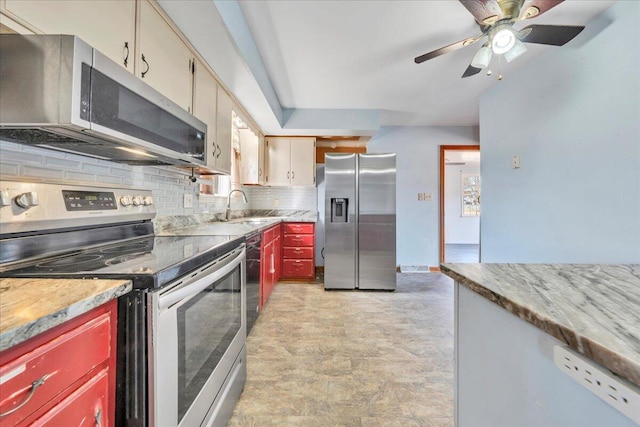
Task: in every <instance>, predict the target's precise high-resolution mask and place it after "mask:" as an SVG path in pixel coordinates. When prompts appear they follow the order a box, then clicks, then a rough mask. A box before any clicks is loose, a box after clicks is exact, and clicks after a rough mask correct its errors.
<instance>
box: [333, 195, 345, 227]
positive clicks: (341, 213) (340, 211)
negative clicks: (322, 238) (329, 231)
mask: <svg viewBox="0 0 640 427" xmlns="http://www.w3.org/2000/svg"><path fill="white" fill-rule="evenodd" d="M348 216H349V199H337V198H332V199H331V222H348V221H347V217H348Z"/></svg>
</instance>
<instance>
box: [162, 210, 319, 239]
mask: <svg viewBox="0 0 640 427" xmlns="http://www.w3.org/2000/svg"><path fill="white" fill-rule="evenodd" d="M259 213H260V214H261V215H257V214H256V212H254V211H252V212H251V215H248V216H240V217H235V218H233V219H231V220H229V221H220V220H219V219H217V218H216V217H210V216H207V215H182V216H172V217H160V218H156V219H155V220H154V230H155V234H156V235H158V236H184V235H210V236H225V235H226V236H246V237H248V236H250V235H252V234H254V233H256V232H259V231H262V230H264V229H267V228H269V227H271V226H273V225H276V224H278V223H280V222H316V221H317V220H318V213H317V212H312V211H260V212H259Z"/></svg>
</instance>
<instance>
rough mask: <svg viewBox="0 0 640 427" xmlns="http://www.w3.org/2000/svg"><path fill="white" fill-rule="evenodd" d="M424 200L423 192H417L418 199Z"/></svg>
mask: <svg viewBox="0 0 640 427" xmlns="http://www.w3.org/2000/svg"><path fill="white" fill-rule="evenodd" d="M423 200H424V193H418V201H419V202H421V201H423Z"/></svg>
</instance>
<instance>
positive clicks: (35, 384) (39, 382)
mask: <svg viewBox="0 0 640 427" xmlns="http://www.w3.org/2000/svg"><path fill="white" fill-rule="evenodd" d="M47 378H49V374H45V375H43V376H42V378H40V379H39V380H36V381H34V382H32V383H31V390H29V395H28V396H27V398H26V399H25V400H24V401H23V402H22V403H21V404H19V405H18V406H16V407H15V408H13V409H10V410H8V411H7V412H3V413H1V414H0V417H5V416H7V415H9V414H13V413H14V412H16V411H17V410H18V409H20V408H22V407H23V406H24V405H26V404H27V403H29V401H30V400H31V398H32V397H33V395H34V394H35V392H36V390H37V389H38V387H40V386H41V385H42V384H44V382H45V381H46V380H47Z"/></svg>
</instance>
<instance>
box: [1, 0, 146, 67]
mask: <svg viewBox="0 0 640 427" xmlns="http://www.w3.org/2000/svg"><path fill="white" fill-rule="evenodd" d="M135 7H136V3H135V0H94V1H77V0H49V1H42V0H5V4H4V10H6V11H7V12H10V13H11V14H14V15H15V16H16V17H17V18H20V19H21V20H24V21H25V22H26V23H27V24H29V25H30V26H31V27H33V29H34V30H36V32H41V33H44V34H74V35H77V36H79V37H80V38H81V39H82V40H84V41H85V42H87V43H89V44H90V45H91V46H93V47H95V48H96V49H98V50H99V51H100V52H102V53H103V54H105V55H106V56H108V57H109V58H110V59H112V60H113V61H115V62H117V63H118V64H120V65H121V66H123V67H124V68H126V69H127V70H129V71H131V72H132V73H133V64H134V56H133V50H134V34H135V16H136V14H135Z"/></svg>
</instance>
